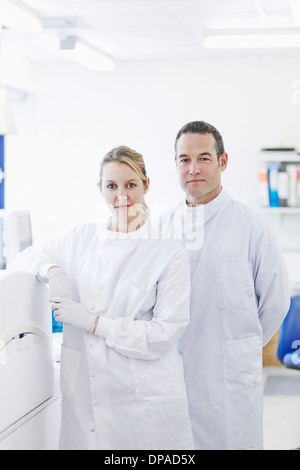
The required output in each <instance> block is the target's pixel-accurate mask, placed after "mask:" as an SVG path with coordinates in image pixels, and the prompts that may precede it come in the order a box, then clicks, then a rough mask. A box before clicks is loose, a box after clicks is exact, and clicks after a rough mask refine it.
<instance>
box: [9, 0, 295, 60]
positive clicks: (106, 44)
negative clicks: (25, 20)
mask: <svg viewBox="0 0 300 470" xmlns="http://www.w3.org/2000/svg"><path fill="white" fill-rule="evenodd" d="M19 1H22V2H23V3H24V4H26V5H28V6H29V7H30V8H32V9H33V10H35V11H36V12H37V14H39V15H40V16H41V18H42V20H43V22H44V30H43V32H41V33H36V34H34V35H33V34H25V33H23V34H21V33H16V32H14V31H6V30H5V31H4V32H3V43H4V46H5V48H7V49H8V50H9V49H11V50H14V51H17V52H18V53H19V55H23V56H24V57H27V58H29V59H30V60H33V61H35V62H45V61H46V62H47V61H57V60H61V57H60V55H59V39H60V37H62V36H66V35H76V36H79V37H80V38H81V39H83V40H85V41H86V42H88V43H90V44H91V45H94V46H95V47H98V48H99V49H101V50H102V51H103V52H106V53H107V54H109V55H110V56H111V57H112V58H113V59H114V60H115V61H116V62H117V61H124V60H127V61H130V60H149V59H151V60H155V59H158V60H161V59H162V58H163V59H168V58H169V59H176V58H178V59H182V58H193V57H194V58H195V59H198V58H199V57H201V55H202V56H205V57H207V56H208V55H209V54H211V55H212V56H213V54H215V51H207V50H203V48H202V47H201V44H202V39H203V36H204V34H205V33H207V32H209V31H218V30H219V31H231V30H232V31H233V30H239V31H241V30H244V29H248V30H250V29H251V30H257V31H260V30H262V29H263V28H264V29H266V27H267V28H268V29H270V31H273V29H274V30H277V29H278V28H279V29H280V28H283V27H285V28H291V29H292V28H295V27H296V26H297V25H298V31H299V32H300V29H299V12H298V14H296V13H295V11H294V17H293V15H292V10H291V3H293V4H294V5H297V2H298V3H300V0H19ZM296 18H298V20H297V19H296ZM237 53H238V52H237V51H232V54H237ZM295 53H299V50H296V51H295Z"/></svg>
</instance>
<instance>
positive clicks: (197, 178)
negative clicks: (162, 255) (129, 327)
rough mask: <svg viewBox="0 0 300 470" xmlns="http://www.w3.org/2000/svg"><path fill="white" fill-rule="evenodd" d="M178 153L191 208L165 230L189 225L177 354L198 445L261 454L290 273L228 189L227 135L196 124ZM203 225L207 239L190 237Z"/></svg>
mask: <svg viewBox="0 0 300 470" xmlns="http://www.w3.org/2000/svg"><path fill="white" fill-rule="evenodd" d="M175 151H176V156H175V161H176V167H177V172H178V176H179V181H180V185H181V187H182V189H183V191H184V192H185V195H186V201H185V202H184V203H182V204H181V205H180V206H179V207H177V208H176V209H175V210H173V211H171V213H170V214H169V217H167V216H164V219H163V222H165V221H166V220H167V221H168V224H169V230H171V231H172V232H173V233H179V232H180V230H181V229H180V228H179V230H178V225H180V223H182V222H181V221H183V224H184V225H185V226H184V227H183V230H181V232H182V233H183V243H184V244H186V247H187V249H188V251H189V254H190V264H191V282H192V294H191V321H190V325H189V327H188V328H187V329H186V331H185V333H184V335H183V337H182V338H181V340H180V343H179V351H180V353H181V355H182V359H183V364H184V370H185V379H186V386H187V393H188V399H189V408H190V415H191V421H192V427H193V435H194V441H195V447H196V449H262V448H263V424H262V421H263V382H262V347H263V345H265V344H267V343H268V342H269V340H270V339H271V338H272V336H273V335H274V333H275V332H276V331H277V330H278V328H279V326H280V324H281V323H282V321H283V319H284V317H285V315H286V313H287V311H288V308H289V303H290V298H289V291H288V280H287V274H286V269H285V266H284V263H283V259H282V256H281V252H280V249H279V247H278V245H277V242H276V240H275V238H274V235H273V232H272V230H271V228H270V227H269V226H268V223H267V222H266V220H265V219H264V217H263V216H262V215H260V214H258V213H255V212H254V211H252V210H250V209H249V208H247V207H246V206H244V205H242V204H240V203H238V202H237V201H234V200H233V199H231V198H230V196H229V195H228V194H227V193H226V192H225V190H224V189H223V188H222V186H221V174H222V172H223V171H225V169H226V167H227V164H228V155H227V153H226V152H225V150H224V144H223V139H222V137H221V135H220V134H219V132H218V131H217V130H216V129H215V128H214V127H213V126H211V125H209V124H207V123H205V122H198V121H197V122H192V123H189V124H187V125H185V126H184V127H183V128H182V129H181V130H180V131H179V133H178V135H177V137H176V142H175ZM191 220H193V222H191ZM195 227H196V231H198V234H199V233H200V232H203V233H202V236H198V237H197V236H196V237H195V236H194V235H195V234H192V233H189V232H191V231H193V230H195ZM193 237H194V238H193ZM194 239H195V241H194V242H193V240H194Z"/></svg>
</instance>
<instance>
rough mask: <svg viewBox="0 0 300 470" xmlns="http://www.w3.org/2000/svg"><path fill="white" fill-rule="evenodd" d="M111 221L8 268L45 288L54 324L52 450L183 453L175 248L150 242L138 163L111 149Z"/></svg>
mask: <svg viewBox="0 0 300 470" xmlns="http://www.w3.org/2000/svg"><path fill="white" fill-rule="evenodd" d="M99 186H100V190H101V193H102V195H103V197H104V199H105V201H106V203H107V204H108V206H109V208H110V211H111V217H110V219H109V221H108V224H107V225H105V226H102V225H99V224H87V225H84V226H80V227H76V228H75V229H73V230H71V231H70V232H68V234H67V235H66V236H65V237H64V238H62V239H60V240H56V241H52V242H49V243H47V244H46V246H45V247H44V249H43V250H42V251H38V250H37V249H35V248H33V247H31V248H29V249H27V250H26V251H25V252H23V253H21V254H20V255H19V256H18V258H17V260H16V265H18V266H19V268H20V267H22V264H23V268H24V266H26V268H27V269H29V270H30V271H31V272H33V273H34V274H35V275H37V276H38V278H39V279H40V280H42V281H44V282H48V281H49V288H50V295H51V302H52V308H53V310H54V312H55V317H56V319H57V320H58V321H61V322H63V324H64V342H63V346H62V355H61V390H62V397H63V405H62V427H61V439H60V447H61V448H62V449H106V450H107V449H193V438H192V432H191V427H190V420H189V415H188V408H187V399H186V392H185V385H184V379H183V372H182V364H181V358H180V357H179V355H178V353H177V349H176V342H177V340H178V338H179V337H180V336H181V334H182V333H183V331H184V329H185V327H186V325H187V324H188V321H189V292H190V285H189V266H188V259H187V255H186V253H185V251H184V250H183V248H182V247H181V246H180V245H179V244H177V243H176V242H174V241H170V240H160V239H159V237H158V236H153V232H152V231H151V227H150V221H149V219H148V215H147V212H148V211H147V207H146V204H145V201H144V195H145V194H146V193H147V191H148V187H149V179H148V177H147V175H146V170H145V166H144V161H143V158H142V156H141V155H140V154H138V153H137V152H135V151H133V150H131V149H129V148H127V147H119V148H116V149H114V150H112V151H111V152H109V153H108V154H107V155H106V157H105V158H104V159H103V162H102V165H101V174H100V183H99Z"/></svg>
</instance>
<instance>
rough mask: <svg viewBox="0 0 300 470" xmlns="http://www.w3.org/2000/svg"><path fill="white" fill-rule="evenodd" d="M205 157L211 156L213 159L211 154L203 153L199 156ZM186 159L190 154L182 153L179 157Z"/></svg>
mask: <svg viewBox="0 0 300 470" xmlns="http://www.w3.org/2000/svg"><path fill="white" fill-rule="evenodd" d="M205 155H209V156H210V157H212V154H211V153H210V152H202V153H199V154H198V156H199V157H204V156H205ZM185 157H188V154H186V153H182V154H180V155H179V157H178V158H185Z"/></svg>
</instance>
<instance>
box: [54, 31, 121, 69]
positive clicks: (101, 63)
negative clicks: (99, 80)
mask: <svg viewBox="0 0 300 470" xmlns="http://www.w3.org/2000/svg"><path fill="white" fill-rule="evenodd" d="M60 52H61V54H62V55H63V56H64V57H67V58H68V59H71V60H73V61H75V62H77V63H79V64H80V65H83V66H84V67H88V68H90V69H92V70H96V71H98V72H100V71H112V70H113V69H114V68H115V65H114V63H113V61H112V60H111V59H110V58H109V57H108V56H106V55H105V54H103V53H102V52H100V51H99V50H97V49H95V48H94V47H91V46H88V45H87V44H85V43H84V42H82V41H81V40H80V39H78V38H76V37H73V36H70V37H67V38H66V39H62V41H61V47H60Z"/></svg>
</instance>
